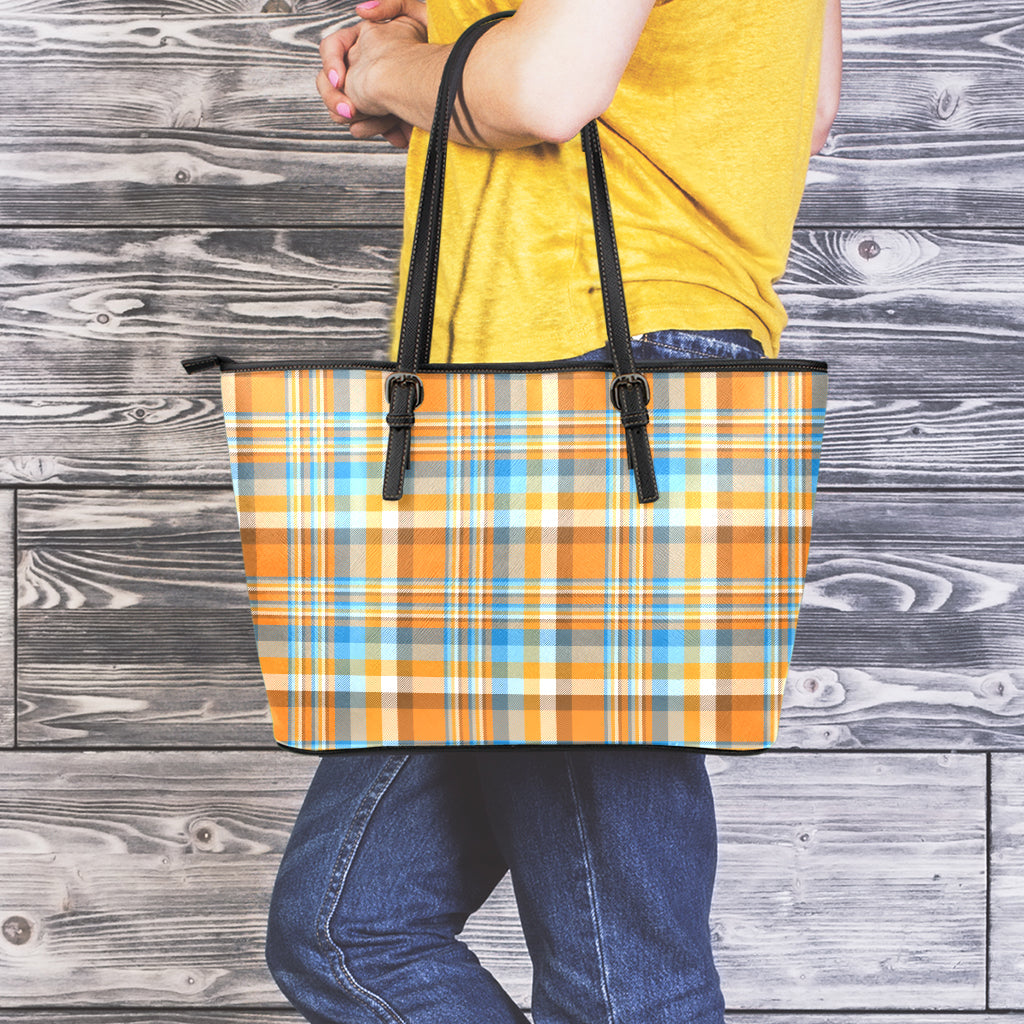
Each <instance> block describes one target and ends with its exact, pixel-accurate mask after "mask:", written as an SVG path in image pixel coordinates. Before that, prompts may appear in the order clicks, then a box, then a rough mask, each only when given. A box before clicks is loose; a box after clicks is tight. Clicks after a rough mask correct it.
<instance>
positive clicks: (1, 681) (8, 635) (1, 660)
mask: <svg viewBox="0 0 1024 1024" xmlns="http://www.w3.org/2000/svg"><path fill="white" fill-rule="evenodd" d="M14 521H15V513H14V491H13V490H11V489H9V488H0V748H2V747H13V746H14V723H15V714H16V708H15V692H14V615H15V600H14Z"/></svg>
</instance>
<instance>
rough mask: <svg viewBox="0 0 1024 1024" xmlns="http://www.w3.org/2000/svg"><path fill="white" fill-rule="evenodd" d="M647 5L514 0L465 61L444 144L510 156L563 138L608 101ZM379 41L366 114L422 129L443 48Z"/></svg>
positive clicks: (642, 0)
mask: <svg viewBox="0 0 1024 1024" xmlns="http://www.w3.org/2000/svg"><path fill="white" fill-rule="evenodd" d="M652 4H653V0H603V6H602V7H601V8H600V9H599V10H597V11H595V10H594V9H593V7H592V0H544V2H539V0H532V2H531V0H523V3H522V5H521V6H520V8H519V9H518V11H517V12H516V15H515V17H513V18H509V19H506V20H504V21H500V22H498V23H497V24H496V25H495V26H494V27H493V28H491V29H490V30H489V31H488V32H487V33H486V34H485V35H483V36H482V37H481V38H480V39H479V41H478V42H477V43H476V45H475V46H474V48H473V52H472V53H471V54H470V55H469V59H468V60H467V62H466V67H465V71H464V74H463V92H462V95H463V97H464V98H465V104H466V107H468V110H467V109H466V108H465V107H463V105H462V104H461V103H457V104H456V108H455V109H456V117H455V122H454V124H453V132H452V135H451V138H452V140H453V141H455V142H459V143H462V144H464V145H471V146H481V147H486V148H489V149H515V148H518V147H521V146H529V145H534V144H536V143H538V142H565V141H567V140H568V139H571V138H572V137H573V136H575V135H576V134H577V133H578V132H579V131H580V129H581V128H582V127H583V126H584V125H585V124H586V123H587V122H588V121H590V120H591V119H593V118H595V117H598V116H599V115H600V114H602V113H603V112H604V110H605V109H606V108H607V107H608V105H609V104H610V103H611V101H612V97H613V96H614V94H615V89H616V87H617V86H618V82H619V79H620V78H621V76H622V72H623V70H624V69H625V67H626V64H627V63H628V61H629V58H630V56H631V54H632V52H633V48H634V47H635V45H636V41H637V39H638V38H639V36H640V33H641V31H642V30H643V27H644V24H645V22H646V20H647V16H648V14H649V13H650V8H651V6H652ZM388 38H389V42H388V44H387V45H385V46H383V47H381V48H380V50H379V51H377V53H376V54H375V58H376V59H375V60H374V62H373V65H372V68H369V69H368V71H367V75H366V78H365V83H364V84H365V88H366V95H367V99H369V100H370V104H369V106H367V107H366V112H367V113H371V114H373V113H380V112H382V111H383V112H387V113H389V114H392V115H395V116H397V117H399V118H401V119H402V120H403V121H405V122H407V123H408V124H413V125H416V126H418V127H420V128H428V127H429V126H430V123H431V121H432V119H433V111H434V102H435V97H436V96H437V88H438V86H439V84H440V80H441V71H442V69H443V67H444V61H445V59H446V58H447V55H448V53H449V51H450V47H448V46H438V45H434V44H430V43H425V42H421V41H419V40H416V39H412V38H409V37H408V35H405V34H403V33H398V34H394V35H389V37H388ZM392 39H393V42H394V45H392V44H391V42H390V40H392ZM356 99H357V101H358V99H359V97H358V96H357V97H356ZM356 107H357V109H358V108H359V103H358V102H357V103H356Z"/></svg>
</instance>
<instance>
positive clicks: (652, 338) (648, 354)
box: [574, 330, 764, 362]
mask: <svg viewBox="0 0 1024 1024" xmlns="http://www.w3.org/2000/svg"><path fill="white" fill-rule="evenodd" d="M632 341H633V358H634V359H635V360H637V362H655V361H657V360H659V359H761V358H763V357H764V349H763V348H762V347H761V343H760V342H759V341H756V340H755V339H754V338H753V337H751V335H750V334H749V333H748V332H747V331H738V330H729V331H684V330H667V331H650V332H648V333H647V334H640V335H637V336H636V337H634V338H633V339H632ZM607 358H608V350H607V348H606V347H604V346H602V347H601V348H595V349H592V350H591V351H590V352H584V353H583V355H581V356H576V358H575V360H574V361H577V362H595V361H602V360H606V359H607Z"/></svg>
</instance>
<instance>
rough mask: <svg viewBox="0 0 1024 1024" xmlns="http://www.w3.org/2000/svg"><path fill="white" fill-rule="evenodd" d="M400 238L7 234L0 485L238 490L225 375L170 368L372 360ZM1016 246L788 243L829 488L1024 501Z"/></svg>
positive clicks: (940, 238)
mask: <svg viewBox="0 0 1024 1024" xmlns="http://www.w3.org/2000/svg"><path fill="white" fill-rule="evenodd" d="M398 244H399V233H398V232H397V231H388V232H379V231H376V230H372V229H364V230H357V229H352V230H344V231H334V230H327V229H315V230H294V231H280V232H278V231H270V230H261V231H253V230H206V229H204V230H197V231H178V230H174V229H172V230H131V231H117V230H111V231H98V230H97V231H83V230H45V229H42V230H26V231H11V232H8V233H7V234H6V235H5V236H2V237H0V248H6V249H7V252H8V253H9V255H8V257H7V259H6V264H5V267H4V268H3V270H2V272H0V273H2V276H0V328H2V329H4V331H5V334H6V336H7V344H6V346H5V348H4V350H3V351H2V352H0V398H2V400H3V402H2V405H0V430H2V431H3V432H4V434H5V435H6V436H7V437H8V438H9V443H8V445H7V446H6V450H5V451H2V452H0V482H7V483H14V484H29V485H38V484H47V485H54V484H76V485H85V486H89V485H96V484H113V485H115V486H130V485H139V486H145V485H149V484H154V483H160V484H183V485H196V484H214V485H221V486H225V485H227V484H228V482H229V473H228V462H227V449H226V445H225V439H224V427H223V420H222V417H221V411H220V391H219V380H218V375H217V374H216V373H213V372H211V373H208V374H206V375H198V376H195V377H186V376H185V374H184V372H183V371H182V369H181V366H180V359H182V358H184V357H186V356H191V355H197V354H199V353H201V352H206V351H211V350H212V351H220V352H222V353H223V354H226V355H231V356H233V357H235V358H241V359H255V360H259V359H272V358H280V357H281V355H282V354H283V353H287V354H288V355H291V356H294V357H295V358H313V359H316V358H319V359H328V358H338V357H343V356H353V357H359V358H362V357H366V358H381V357H383V355H384V354H385V353H386V347H387V336H388V330H389V323H390V319H391V316H392V312H393V305H394V298H393V295H394V291H393V280H394V273H395V268H396V260H397V250H398ZM1022 282H1024V233H1021V232H1009V231H1008V232H1002V233H998V234H993V233H991V232H979V231H962V232H936V231H913V232H909V231H908V232H903V231H892V230H871V231H861V230H849V231H847V230H841V231H823V232H807V231H801V232H799V233H798V234H797V237H796V239H795V242H794V247H793V252H792V255H791V258H790V262H789V268H788V271H787V274H786V277H785V278H784V280H783V282H782V284H781V285H780V291H781V292H782V294H783V296H784V299H785V301H786V302H787V304H788V306H789V308H790V313H791V317H792V327H791V328H790V330H789V333H788V334H787V337H786V340H785V341H784V352H785V354H787V355H791V356H811V357H817V358H825V359H827V360H828V361H829V363H830V367H831V380H830V393H829V415H828V422H827V427H826V437H825V446H824V450H823V454H822V468H821V479H820V484H821V486H822V487H823V488H828V487H833V486H871V487H885V486H908V487H909V486H913V487H972V488H978V487H992V486H997V487H1008V486H1012V487H1022V486H1024V456H1022V455H1021V454H1020V453H1021V452H1022V451H1024V347H1022V346H1021V345H1020V339H1021V337H1022V336H1024V283H1022Z"/></svg>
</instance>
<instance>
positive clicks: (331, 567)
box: [184, 12, 827, 752]
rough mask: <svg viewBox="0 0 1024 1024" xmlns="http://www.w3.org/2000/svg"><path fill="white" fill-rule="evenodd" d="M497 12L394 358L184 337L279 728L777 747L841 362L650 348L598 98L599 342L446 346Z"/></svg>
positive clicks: (296, 739) (593, 134) (322, 736)
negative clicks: (463, 188) (461, 146)
mask: <svg viewBox="0 0 1024 1024" xmlns="http://www.w3.org/2000/svg"><path fill="white" fill-rule="evenodd" d="M506 13H510V12H506ZM501 16H503V15H492V16H489V17H488V18H486V19H483V20H482V21H480V22H477V23H476V24H475V25H473V26H472V27H471V28H470V29H469V30H467V32H466V33H465V34H464V35H463V36H462V38H461V39H460V40H459V42H458V43H457V44H456V45H455V47H454V49H453V50H452V53H451V57H450V58H449V61H448V65H447V67H446V68H445V73H444V77H443V81H442V85H441V89H440V94H439V97H438V104H437V110H436V113H435V118H434V125H433V128H432V131H431V136H430V148H429V154H428V157H427V163H426V168H425V171H424V184H423V193H422V196H421V201H420V207H419V211H418V219H417V223H416V233H415V237H414V244H413V249H412V257H411V263H410V270H409V281H408V286H407V296H406V304H405V306H404V309H403V318H402V325H401V334H400V346H399V354H398V360H397V362H396V363H393V362H370V361H358V360H345V359H340V360H337V361H334V362H331V361H327V362H322V363H316V364H309V363H297V362H280V363H257V364H247V363H243V362H236V361H233V360H231V359H227V358H222V357H220V356H204V357H199V358H197V359H190V360H185V361H184V365H185V368H186V370H188V372H190V373H191V372H195V371H197V370H201V369H204V368H206V367H219V369H220V371H221V390H222V395H223V403H224V417H225V425H226V430H227V440H228V446H229V452H230V456H231V472H232V483H233V486H234V494H235V500H236V505H237V511H238V522H239V526H240V529H241V539H242V546H243V553H244V559H245V571H246V576H247V579H248V587H249V595H250V598H251V604H252V613H253V622H254V627H255V633H256V643H257V648H258V652H259V659H260V665H261V668H262V670H263V676H264V680H265V683H266V688H267V695H268V698H269V703H270V710H271V716H272V720H273V730H274V737H275V739H276V740H277V742H278V743H279V744H281V745H283V746H286V747H289V748H292V749H297V750H305V751H319V752H323V751H328V750H332V749H339V748H346V747H370V746H397V745H436V744H454V745H463V744H550V743H600V744H604V743H649V744H674V745H685V746H692V747H701V748H709V749H720V750H743V749H757V748H763V747H766V746H769V745H770V744H771V743H772V742H773V741H774V739H775V737H776V734H777V730H778V724H779V714H780V710H781V702H782V690H783V686H784V683H785V679H786V673H787V670H788V666H789V659H790V654H791V652H792V648H793V640H794V635H795V631H796V624H797V612H798V610H799V605H800V598H801V594H802V591H803V585H804V577H805V571H806V564H807V552H808V544H809V541H810V531H811V513H812V509H813V504H814V497H815V491H816V486H817V478H818V459H819V452H820V448H821V441H822V432H823V427H824V417H825V399H826V389H827V367H826V365H825V364H824V363H819V362H811V361H806V360H778V359H759V360H731V359H708V360H699V361H697V360H688V359H678V360H669V361H662V362H656V363H649V364H648V363H640V364H636V363H635V362H634V357H633V352H632V347H631V344H630V333H629V326H628V322H627V318H626V309H625V302H624V298H623V288H622V280H621V275H620V271H619V265H618V255H617V252H616V249H615V238H614V232H613V230H612V220H611V211H610V208H609V203H608V193H607V184H606V181H605V178H604V167H603V163H602V159H601V149H600V143H599V140H598V135H597V126H596V123H595V122H591V123H590V124H589V125H587V126H586V128H585V129H584V130H583V132H582V141H583V147H584V151H585V154H586V162H587V174H588V180H589V183H590V192H591V201H592V205H593V209H594V226H595V232H596V236H597V246H598V252H599V259H600V268H601V285H602V291H603V297H604V304H605V314H606V321H607V330H608V345H607V348H608V358H607V360H606V361H604V362H601V361H597V362H590V363H571V362H567V361H551V362H543V363H507V364H482V365H478V364H432V363H431V362H430V342H431V339H430V326H431V324H432V320H433V298H434V288H435V285H436V274H437V259H438V250H439V245H440V225H441V209H442V196H443V185H444V163H445V152H446V146H447V127H448V122H449V118H450V116H451V112H452V107H453V102H454V95H455V91H456V89H457V87H458V82H459V80H460V78H461V72H462V66H463V64H464V62H465V59H466V55H467V54H468V52H469V49H470V47H471V46H472V45H473V43H474V41H475V40H476V38H477V37H478V36H479V35H480V34H482V32H483V31H485V30H486V29H487V28H488V27H490V25H491V24H493V23H494V21H495V19H496V18H497V17H501ZM681 314H682V315H681V316H680V320H685V311H681Z"/></svg>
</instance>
